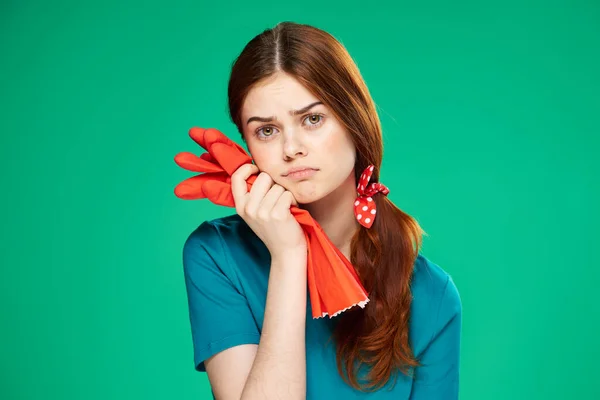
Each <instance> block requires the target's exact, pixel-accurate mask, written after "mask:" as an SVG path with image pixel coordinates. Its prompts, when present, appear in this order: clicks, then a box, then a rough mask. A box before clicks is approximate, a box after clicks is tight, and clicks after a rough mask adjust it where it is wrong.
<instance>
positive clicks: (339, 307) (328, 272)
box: [175, 127, 369, 318]
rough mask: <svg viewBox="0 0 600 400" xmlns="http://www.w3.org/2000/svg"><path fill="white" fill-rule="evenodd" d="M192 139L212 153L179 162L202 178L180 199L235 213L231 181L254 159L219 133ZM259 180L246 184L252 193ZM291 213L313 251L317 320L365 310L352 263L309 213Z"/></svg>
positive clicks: (189, 183) (183, 186)
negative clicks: (203, 201) (355, 309)
mask: <svg viewBox="0 0 600 400" xmlns="http://www.w3.org/2000/svg"><path fill="white" fill-rule="evenodd" d="M189 135H190V137H191V138H192V139H193V140H194V141H195V142H196V143H198V144H199V145H200V146H202V147H203V148H204V149H205V150H207V151H208V153H203V154H202V155H200V156H199V157H198V156H196V155H194V154H192V153H189V152H182V153H179V154H177V155H176V156H175V163H176V164H177V165H179V166H180V167H182V168H184V169H186V170H188V171H193V172H201V173H202V174H200V175H196V176H193V177H191V178H188V179H186V180H184V181H182V182H181V183H179V184H178V185H177V186H176V187H175V195H176V196H177V197H179V198H181V199H184V200H194V199H204V198H206V199H209V200H210V201H212V202H213V203H215V204H218V205H223V206H227V207H235V203H234V199H233V194H232V193H231V175H232V174H233V173H234V172H235V171H236V170H237V169H238V168H239V167H240V166H241V165H243V164H245V163H252V158H251V157H250V156H249V155H248V153H246V151H245V150H244V149H243V148H242V147H241V146H240V145H238V144H237V143H235V142H234V141H232V140H230V139H229V138H228V137H227V136H225V135H224V134H223V133H221V132H220V131H218V130H217V129H213V128H210V129H203V128H198V127H194V128H191V129H190V131H189ZM257 176H258V175H257V174H256V175H252V176H250V178H248V179H247V181H246V182H247V184H248V190H250V188H251V187H252V183H254V181H255V180H256V177H257ZM290 212H291V213H292V215H293V216H294V218H296V220H297V221H298V223H299V224H300V226H301V227H302V229H303V230H304V234H305V236H306V242H307V245H308V265H307V270H308V276H307V281H308V289H309V295H310V302H311V307H312V315H313V318H321V317H324V316H326V315H328V316H329V318H332V317H334V316H336V315H338V314H340V313H341V312H343V311H345V310H347V309H349V308H351V307H353V306H355V305H359V306H360V307H363V308H364V306H365V305H366V304H367V303H368V301H369V298H368V295H367V293H366V291H365V289H364V287H363V286H362V284H361V282H360V279H359V277H358V275H357V273H356V270H355V269H354V267H353V266H352V264H351V263H350V261H349V260H348V259H347V258H346V256H345V255H344V254H343V253H342V252H341V251H340V250H339V249H338V248H337V247H335V246H334V245H333V243H331V241H330V240H329V238H328V237H327V235H326V234H325V232H324V231H323V229H322V228H321V227H320V226H319V224H318V223H317V221H315V220H314V219H313V218H312V216H311V215H310V213H309V212H308V211H306V210H303V209H301V208H299V207H296V206H292V207H291V208H290Z"/></svg>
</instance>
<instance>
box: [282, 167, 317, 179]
mask: <svg viewBox="0 0 600 400" xmlns="http://www.w3.org/2000/svg"><path fill="white" fill-rule="evenodd" d="M316 173H317V170H316V169H303V170H302V171H296V172H292V173H289V174H288V175H286V176H287V177H288V178H290V179H294V180H298V179H306V178H310V177H312V176H313V175H314V174H316Z"/></svg>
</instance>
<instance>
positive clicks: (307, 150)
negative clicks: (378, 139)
mask: <svg viewBox="0 0 600 400" xmlns="http://www.w3.org/2000/svg"><path fill="white" fill-rule="evenodd" d="M318 102H319V99H317V98H316V97H315V96H314V95H313V94H312V93H310V92H309V91H308V90H307V89H306V88H305V87H304V86H302V84H301V83H300V82H298V81H297V80H296V79H295V78H294V77H292V76H291V75H288V74H286V73H283V72H280V73H277V74H275V75H273V76H272V77H270V78H268V79H267V80H265V81H264V82H260V83H259V84H257V85H256V86H255V87H253V88H252V89H251V90H250V92H249V93H248V95H247V97H246V99H245V101H244V104H243V105H242V124H243V133H244V138H245V140H246V143H247V145H248V150H249V151H250V153H251V155H252V158H253V159H254V161H255V163H256V165H257V166H258V168H259V169H260V170H261V171H264V172H266V173H268V174H269V175H270V176H271V177H272V178H273V180H274V181H275V182H276V183H277V184H279V185H281V186H283V187H284V188H286V189H287V190H289V191H290V192H292V193H293V194H294V197H295V198H296V200H297V201H298V203H301V204H308V203H312V202H314V201H317V200H320V199H322V198H323V197H325V196H327V195H328V194H330V193H331V192H333V191H334V190H335V189H337V188H338V187H340V186H341V185H342V184H352V185H354V163H355V157H356V155H355V147H354V144H353V143H352V139H351V137H350V134H349V133H348V132H347V131H346V129H344V127H343V126H342V125H341V124H340V122H339V121H338V120H337V119H336V118H335V117H334V115H333V114H332V113H331V111H330V110H329V109H328V108H327V107H326V106H325V105H324V104H315V103H318ZM313 104H314V105H313ZM311 105H312V107H310V108H308V107H309V106H311ZM294 110H301V112H298V113H293V111H294ZM255 117H256V118H255ZM249 120H250V122H248V121H249ZM295 167H309V168H314V169H317V171H316V172H313V173H312V175H309V176H296V177H294V176H292V175H286V174H287V172H288V170H289V169H290V168H295Z"/></svg>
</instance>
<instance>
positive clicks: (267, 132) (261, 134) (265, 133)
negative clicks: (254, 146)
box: [254, 126, 275, 140]
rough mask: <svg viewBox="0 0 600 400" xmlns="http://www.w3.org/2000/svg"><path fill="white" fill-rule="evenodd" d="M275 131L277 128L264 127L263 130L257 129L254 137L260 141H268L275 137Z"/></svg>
mask: <svg viewBox="0 0 600 400" xmlns="http://www.w3.org/2000/svg"><path fill="white" fill-rule="evenodd" d="M274 129H275V128H274V127H272V126H263V127H262V128H259V129H257V130H256V132H255V133H254V135H255V136H256V137H258V138H259V139H262V140H266V138H269V137H271V136H273V134H274V133H275V132H274Z"/></svg>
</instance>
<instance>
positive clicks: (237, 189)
mask: <svg viewBox="0 0 600 400" xmlns="http://www.w3.org/2000/svg"><path fill="white" fill-rule="evenodd" d="M256 172H258V167H257V166H256V165H254V164H244V165H242V166H241V167H239V168H238V169H237V170H236V171H235V172H234V173H233V174H231V194H232V195H233V200H234V203H235V209H236V211H237V213H238V214H240V215H243V213H244V209H245V207H246V201H247V198H248V195H249V193H248V186H247V184H246V180H247V179H248V178H249V177H250V176H251V175H252V174H255V173H256ZM252 187H254V184H253V185H252Z"/></svg>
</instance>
